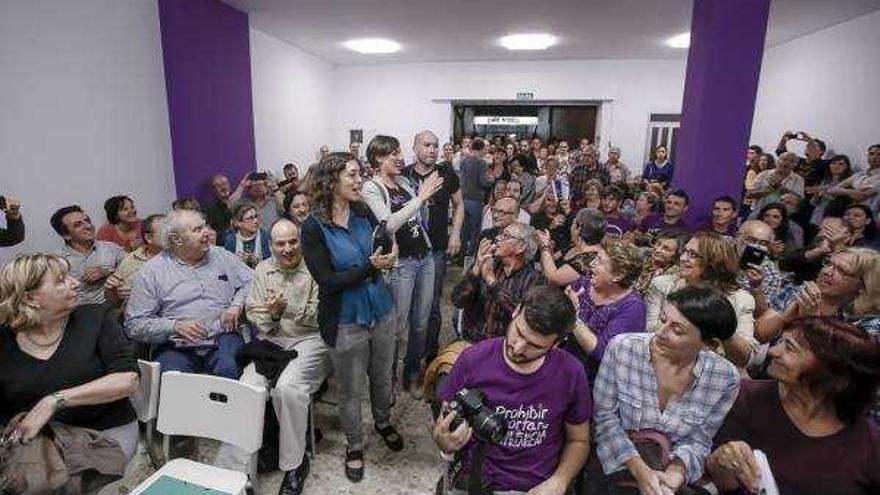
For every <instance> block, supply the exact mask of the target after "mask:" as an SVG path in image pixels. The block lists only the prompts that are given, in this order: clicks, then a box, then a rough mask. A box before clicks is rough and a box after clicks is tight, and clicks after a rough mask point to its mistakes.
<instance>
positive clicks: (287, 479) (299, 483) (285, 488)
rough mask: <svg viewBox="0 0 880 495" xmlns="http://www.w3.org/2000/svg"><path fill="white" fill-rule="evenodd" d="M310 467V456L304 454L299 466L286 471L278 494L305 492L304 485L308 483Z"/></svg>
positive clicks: (286, 494) (288, 494)
mask: <svg viewBox="0 0 880 495" xmlns="http://www.w3.org/2000/svg"><path fill="white" fill-rule="evenodd" d="M309 467H310V464H309V456H307V455H304V456H303V460H302V462H301V463H300V465H299V467H298V468H296V469H294V470H293V471H287V472H286V473H284V479H283V480H282V481H281V488H279V489H278V495H300V494H301V493H302V492H303V486H304V485H305V484H306V478H308V477H309Z"/></svg>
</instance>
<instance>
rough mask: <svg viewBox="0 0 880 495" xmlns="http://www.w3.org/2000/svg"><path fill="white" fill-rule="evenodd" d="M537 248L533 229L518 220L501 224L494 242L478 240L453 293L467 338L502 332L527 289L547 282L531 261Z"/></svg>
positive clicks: (475, 340) (471, 338)
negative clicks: (473, 253)
mask: <svg viewBox="0 0 880 495" xmlns="http://www.w3.org/2000/svg"><path fill="white" fill-rule="evenodd" d="M496 204H497V203H496ZM537 251H538V244H537V240H536V239H535V229H533V228H532V227H530V226H528V225H526V224H523V223H519V222H514V223H511V224H509V225H507V226H506V227H504V229H503V230H501V231H500V233H499V234H498V236H497V237H495V239H494V241H491V240H489V239H488V238H487V239H483V240H482V241H480V247H479V249H478V250H477V255H476V259H475V261H474V265H473V266H472V267H471V269H470V271H469V272H468V275H467V278H465V280H463V281H462V282H461V283H459V285H458V286H457V287H456V289H455V291H454V292H455V294H454V295H453V298H454V300H455V302H456V306H458V307H460V308H462V309H463V310H464V320H465V324H464V327H465V335H466V336H467V337H468V339H469V340H471V341H473V342H477V341H480V340H483V339H484V338H486V337H498V336H500V335H503V334H504V332H505V330H506V329H507V325H508V324H510V320H511V318H512V317H513V311H514V309H516V306H517V305H518V304H519V303H520V302H521V301H522V300H523V297H524V296H525V293H526V291H527V290H529V289H530V288H532V287H535V286H538V285H544V284H546V280H545V278H544V275H543V274H541V272H540V271H538V270H537V269H535V264H534V263H533V262H532V260H534V259H535V254H536V253H537Z"/></svg>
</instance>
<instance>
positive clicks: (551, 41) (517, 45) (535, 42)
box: [500, 33, 557, 50]
mask: <svg viewBox="0 0 880 495" xmlns="http://www.w3.org/2000/svg"><path fill="white" fill-rule="evenodd" d="M556 40H557V38H556V36H553V35H552V34H542V33H532V34H511V35H509V36H505V37H503V38H501V40H500V43H501V46H503V47H504V48H507V49H508V50H546V49H547V48H550V47H551V46H553V45H555V44H556Z"/></svg>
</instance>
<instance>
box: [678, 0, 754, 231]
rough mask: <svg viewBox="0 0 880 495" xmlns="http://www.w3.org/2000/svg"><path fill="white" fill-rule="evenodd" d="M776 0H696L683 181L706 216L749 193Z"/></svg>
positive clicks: (697, 211)
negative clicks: (751, 149)
mask: <svg viewBox="0 0 880 495" xmlns="http://www.w3.org/2000/svg"><path fill="white" fill-rule="evenodd" d="M769 10H770V0H736V1H732V0H694V12H693V19H692V21H691V46H690V50H689V52H688V62H687V75H686V78H685V85H684V102H683V105H682V106H683V108H682V117H681V133H680V135H679V140H678V148H677V151H676V160H677V163H676V170H675V175H676V177H675V181H674V182H675V185H676V186H677V187H680V188H682V189H684V190H685V191H687V192H688V194H690V196H691V207H690V214H691V216H692V217H703V216H705V215H706V214H707V213H708V209H709V208H710V206H711V203H712V200H713V199H714V198H715V197H717V196H720V195H723V194H727V195H730V196H732V197H734V198H739V197H740V193H741V192H742V177H743V172H744V170H743V169H744V164H745V155H746V148H748V145H749V142H748V139H749V134H750V132H751V128H752V117H753V115H754V111H755V96H756V94H757V91H758V78H759V76H760V73H761V60H762V57H763V54H764V38H765V34H766V31H767V16H768V14H769Z"/></svg>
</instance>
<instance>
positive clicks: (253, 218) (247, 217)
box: [241, 215, 260, 222]
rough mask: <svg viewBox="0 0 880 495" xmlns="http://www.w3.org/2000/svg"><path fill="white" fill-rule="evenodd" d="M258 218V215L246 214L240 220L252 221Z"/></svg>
mask: <svg viewBox="0 0 880 495" xmlns="http://www.w3.org/2000/svg"><path fill="white" fill-rule="evenodd" d="M258 218H260V217H258V216H256V215H248V216H246V217H241V221H242V222H253V221H255V220H257V219H258Z"/></svg>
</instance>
